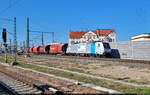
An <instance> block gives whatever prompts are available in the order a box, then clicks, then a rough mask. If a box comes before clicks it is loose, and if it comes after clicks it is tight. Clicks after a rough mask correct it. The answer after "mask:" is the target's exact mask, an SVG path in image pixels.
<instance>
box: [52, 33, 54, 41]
mask: <svg viewBox="0 0 150 95" xmlns="http://www.w3.org/2000/svg"><path fill="white" fill-rule="evenodd" d="M52 41H53V42H54V32H52Z"/></svg>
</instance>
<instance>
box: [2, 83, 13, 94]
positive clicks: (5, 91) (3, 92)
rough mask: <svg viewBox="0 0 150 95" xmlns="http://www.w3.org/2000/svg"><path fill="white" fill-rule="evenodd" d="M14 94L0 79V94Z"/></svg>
mask: <svg viewBox="0 0 150 95" xmlns="http://www.w3.org/2000/svg"><path fill="white" fill-rule="evenodd" d="M13 94H14V95H15V93H13V92H12V91H11V89H10V88H8V87H7V85H6V84H5V83H3V82H1V81H0V95H13Z"/></svg>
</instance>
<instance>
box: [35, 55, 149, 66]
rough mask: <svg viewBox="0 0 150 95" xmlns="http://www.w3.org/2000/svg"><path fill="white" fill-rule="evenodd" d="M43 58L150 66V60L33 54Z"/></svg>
mask: <svg viewBox="0 0 150 95" xmlns="http://www.w3.org/2000/svg"><path fill="white" fill-rule="evenodd" d="M35 55H36V56H43V57H51V56H52V57H59V58H74V59H84V60H98V61H111V62H119V63H140V64H141V63H142V64H150V61H148V60H132V59H118V58H98V57H84V56H66V55H63V56H61V55H48V54H38V55H37V54H33V56H35Z"/></svg>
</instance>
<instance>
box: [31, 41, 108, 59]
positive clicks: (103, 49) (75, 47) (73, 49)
mask: <svg viewBox="0 0 150 95" xmlns="http://www.w3.org/2000/svg"><path fill="white" fill-rule="evenodd" d="M28 52H29V53H35V54H55V55H56V54H61V55H74V56H78V55H79V56H95V57H101V56H106V57H110V56H111V48H110V46H109V43H106V42H92V43H78V44H67V43H65V44H52V45H47V46H35V47H32V48H29V49H28Z"/></svg>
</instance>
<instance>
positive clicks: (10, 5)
mask: <svg viewBox="0 0 150 95" xmlns="http://www.w3.org/2000/svg"><path fill="white" fill-rule="evenodd" d="M20 1H21V0H16V1H14V2H13V3H11V1H9V5H8V7H6V8H5V9H3V10H1V11H0V14H2V13H4V12H6V11H7V10H8V9H10V8H12V7H13V6H15V5H16V4H18V3H19V2H20Z"/></svg>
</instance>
